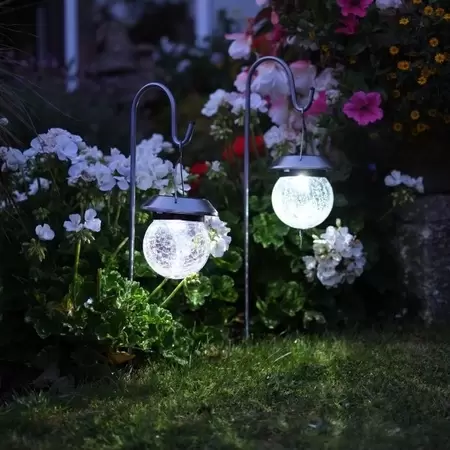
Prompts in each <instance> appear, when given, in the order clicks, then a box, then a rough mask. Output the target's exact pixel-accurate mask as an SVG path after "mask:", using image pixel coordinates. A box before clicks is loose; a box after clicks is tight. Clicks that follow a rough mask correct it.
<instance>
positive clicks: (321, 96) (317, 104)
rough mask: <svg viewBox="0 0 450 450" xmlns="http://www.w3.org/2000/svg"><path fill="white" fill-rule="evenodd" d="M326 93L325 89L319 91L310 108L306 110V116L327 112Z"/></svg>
mask: <svg viewBox="0 0 450 450" xmlns="http://www.w3.org/2000/svg"><path fill="white" fill-rule="evenodd" d="M327 108H328V105H327V93H326V92H325V91H322V92H319V93H318V94H317V96H316V97H315V99H314V101H313V104H312V105H311V108H309V110H308V111H306V113H305V115H306V116H308V115H309V116H320V114H324V113H326V112H327Z"/></svg>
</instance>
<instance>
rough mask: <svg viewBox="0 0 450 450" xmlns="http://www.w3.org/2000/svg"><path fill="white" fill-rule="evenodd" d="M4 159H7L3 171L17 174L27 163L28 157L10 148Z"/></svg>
mask: <svg viewBox="0 0 450 450" xmlns="http://www.w3.org/2000/svg"><path fill="white" fill-rule="evenodd" d="M3 157H4V159H5V162H4V164H3V167H2V170H3V171H5V170H11V171H12V172H16V171H17V170H19V169H20V168H22V167H23V166H24V165H25V164H26V162H27V157H26V156H25V155H24V154H23V153H22V152H21V151H20V150H17V149H16V148H8V149H7V150H6V152H5V155H4V156H3Z"/></svg>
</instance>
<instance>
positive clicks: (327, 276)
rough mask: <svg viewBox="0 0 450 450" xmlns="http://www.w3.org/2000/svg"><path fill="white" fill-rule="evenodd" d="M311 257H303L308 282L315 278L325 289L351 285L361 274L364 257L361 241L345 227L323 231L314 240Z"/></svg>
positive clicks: (332, 227) (337, 226) (364, 261)
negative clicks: (346, 284)
mask: <svg viewBox="0 0 450 450" xmlns="http://www.w3.org/2000/svg"><path fill="white" fill-rule="evenodd" d="M313 251H314V256H304V257H303V262H304V263H305V275H306V278H307V279H308V281H310V282H312V281H314V279H315V278H317V279H318V280H319V282H320V283H321V284H322V285H323V286H325V287H327V288H333V287H337V286H339V285H340V284H342V283H349V284H352V283H353V282H354V281H355V280H356V278H358V277H359V276H360V275H361V274H362V273H363V271H364V266H365V265H366V257H365V254H364V248H363V245H362V243H361V241H359V240H357V239H356V237H355V236H353V235H352V234H350V233H349V230H348V228H347V227H341V225H340V222H339V221H338V222H337V224H336V227H334V226H329V227H327V229H326V231H325V233H323V234H321V235H320V236H319V237H317V236H315V237H314V243H313Z"/></svg>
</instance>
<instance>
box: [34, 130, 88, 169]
mask: <svg viewBox="0 0 450 450" xmlns="http://www.w3.org/2000/svg"><path fill="white" fill-rule="evenodd" d="M69 141H70V142H73V143H75V144H76V146H77V149H78V150H83V149H84V148H86V144H85V143H84V142H83V139H81V137H80V136H77V135H74V134H71V133H69V132H68V131H66V130H63V129H61V128H50V130H48V132H47V133H44V134H40V135H39V136H37V137H36V138H34V139H33V140H32V141H31V148H32V149H34V150H35V151H36V152H37V153H56V154H57V155H58V158H59V159H60V160H62V161H65V160H67V159H72V158H73V157H74V156H76V152H75V149H74V147H73V146H72V145H70V144H69Z"/></svg>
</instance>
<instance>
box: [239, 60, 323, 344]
mask: <svg viewBox="0 0 450 450" xmlns="http://www.w3.org/2000/svg"><path fill="white" fill-rule="evenodd" d="M268 61H272V62H274V63H276V64H279V65H280V66H281V67H282V68H283V70H284V72H285V73H286V77H287V81H288V85H289V94H290V96H291V102H292V105H293V107H294V109H295V110H296V111H298V112H299V113H301V114H302V116H303V117H304V113H305V112H306V111H308V109H309V108H311V105H312V103H313V101H314V93H315V89H314V88H313V87H311V88H310V90H309V97H308V101H307V102H306V104H305V105H303V106H302V105H299V103H298V101H297V94H296V91H295V81H294V75H293V74H292V71H291V69H290V68H289V66H288V65H287V64H286V62H284V61H283V60H282V59H280V58H277V57H275V56H264V57H262V58H260V59H258V60H256V61H255V62H254V63H253V65H252V66H251V67H250V69H249V71H248V72H247V80H246V83H245V111H244V143H245V144H244V145H245V147H244V149H245V150H244V241H245V242H244V270H245V287H244V297H245V320H244V322H245V338H247V339H248V338H249V336H250V282H249V278H250V275H249V273H250V263H249V242H250V235H249V219H250V202H249V196H250V187H249V184H250V182H249V180H250V116H251V102H250V100H251V83H252V77H253V74H254V73H255V71H256V69H257V68H258V66H259V65H260V64H262V63H264V62H268Z"/></svg>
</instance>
